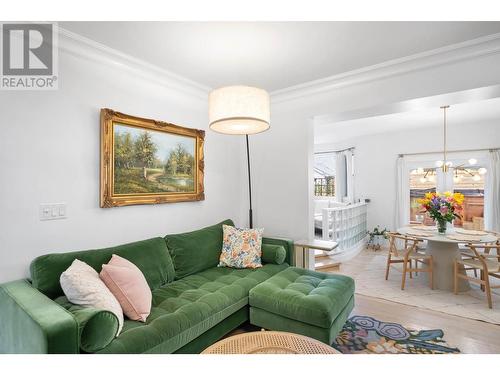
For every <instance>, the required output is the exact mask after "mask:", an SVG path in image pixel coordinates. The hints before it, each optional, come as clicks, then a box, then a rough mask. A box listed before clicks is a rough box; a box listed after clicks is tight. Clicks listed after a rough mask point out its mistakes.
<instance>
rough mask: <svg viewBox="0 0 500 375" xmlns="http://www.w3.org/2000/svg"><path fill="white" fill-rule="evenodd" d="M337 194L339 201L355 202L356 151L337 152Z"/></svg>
mask: <svg viewBox="0 0 500 375" xmlns="http://www.w3.org/2000/svg"><path fill="white" fill-rule="evenodd" d="M335 196H336V198H337V201H338V202H343V203H354V152H353V150H345V151H340V152H337V158H336V166H335Z"/></svg>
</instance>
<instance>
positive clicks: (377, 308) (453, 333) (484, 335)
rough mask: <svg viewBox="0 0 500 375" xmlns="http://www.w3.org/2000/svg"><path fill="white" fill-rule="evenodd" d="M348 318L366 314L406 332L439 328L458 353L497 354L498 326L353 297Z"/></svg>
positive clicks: (498, 346)
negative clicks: (405, 329) (393, 324)
mask: <svg viewBox="0 0 500 375" xmlns="http://www.w3.org/2000/svg"><path fill="white" fill-rule="evenodd" d="M355 299H356V302H355V308H354V310H353V312H352V314H351V315H366V316H371V317H373V318H375V319H378V320H382V321H385V322H394V323H399V324H401V325H403V326H404V327H406V328H410V329H419V330H420V329H437V328H439V329H442V330H443V331H444V339H445V340H446V341H447V342H448V343H449V344H450V345H452V346H455V347H458V348H459V349H460V350H461V352H462V353H474V354H487V353H494V354H500V326H499V325H496V324H491V323H484V322H480V321H477V320H472V319H466V318H461V317H457V316H453V315H448V314H443V313H440V312H437V311H432V310H427V309H422V308H418V307H413V306H408V305H403V304H400V303H395V302H390V301H386V300H382V299H379V298H373V297H366V296H362V295H358V294H356V296H355Z"/></svg>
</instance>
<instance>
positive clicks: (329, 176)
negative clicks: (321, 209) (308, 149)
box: [314, 152, 337, 197]
mask: <svg viewBox="0 0 500 375" xmlns="http://www.w3.org/2000/svg"><path fill="white" fill-rule="evenodd" d="M336 162H337V155H336V153H335V152H324V153H317V154H314V195H315V196H317V197H334V196H335V165H336Z"/></svg>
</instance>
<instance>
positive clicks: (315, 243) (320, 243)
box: [294, 239, 339, 269]
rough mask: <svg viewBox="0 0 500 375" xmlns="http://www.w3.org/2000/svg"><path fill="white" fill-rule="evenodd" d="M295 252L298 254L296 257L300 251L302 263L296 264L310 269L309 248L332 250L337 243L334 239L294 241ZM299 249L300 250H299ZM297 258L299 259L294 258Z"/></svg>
mask: <svg viewBox="0 0 500 375" xmlns="http://www.w3.org/2000/svg"><path fill="white" fill-rule="evenodd" d="M294 245H295V250H296V251H295V253H296V254H298V255H297V257H300V253H302V259H301V261H302V264H301V265H297V267H300V266H302V267H303V268H307V269H310V267H309V251H310V250H323V251H332V250H334V249H336V248H337V247H338V246H339V244H338V243H337V242H334V241H324V240H317V239H312V240H300V241H295V242H294ZM299 250H300V251H299ZM296 260H299V259H296Z"/></svg>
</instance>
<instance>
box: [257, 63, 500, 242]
mask: <svg viewBox="0 0 500 375" xmlns="http://www.w3.org/2000/svg"><path fill="white" fill-rule="evenodd" d="M340 58H341V57H340ZM499 66H500V54H488V55H484V56H481V57H478V58H474V59H466V60H460V61H457V62H453V63H448V64H440V65H437V66H434V67H428V68H426V69H419V70H415V71H411V72H407V73H400V72H398V73H397V74H391V75H389V76H387V77H386V78H377V79H376V80H371V81H368V82H364V83H359V84H351V85H347V86H343V87H338V88H335V89H326V90H325V91H323V92H319V93H316V94H310V95H309V94H305V95H303V96H299V97H297V98H295V99H290V100H288V99H286V98H285V99H282V97H281V95H274V96H272V103H271V109H272V111H271V130H270V131H269V132H266V133H263V134H262V135H259V136H258V137H256V138H255V142H254V147H253V150H254V155H255V156H254V159H255V162H254V164H255V166H256V167H255V169H254V171H253V176H254V177H255V180H256V186H255V196H256V207H255V212H256V218H257V220H256V225H258V226H261V227H264V228H265V229H266V232H267V233H268V234H273V235H282V236H287V237H291V238H293V239H300V238H301V237H308V236H310V235H312V233H313V232H312V219H311V218H312V210H313V208H312V207H311V206H312V205H311V204H310V202H311V201H312V178H311V176H309V169H308V166H310V165H311V159H312V152H313V132H312V129H311V128H312V121H311V120H312V119H313V117H314V116H317V115H322V114H328V113H342V112H345V111H349V110H354V109H357V108H370V107H377V106H379V105H383V104H387V103H397V102H401V101H404V100H409V99H413V98H422V97H428V96H433V95H438V94H445V93H449V92H456V91H461V90H467V89H472V88H477V87H484V86H490V85H494V84H498V83H500V69H498V67H499Z"/></svg>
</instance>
